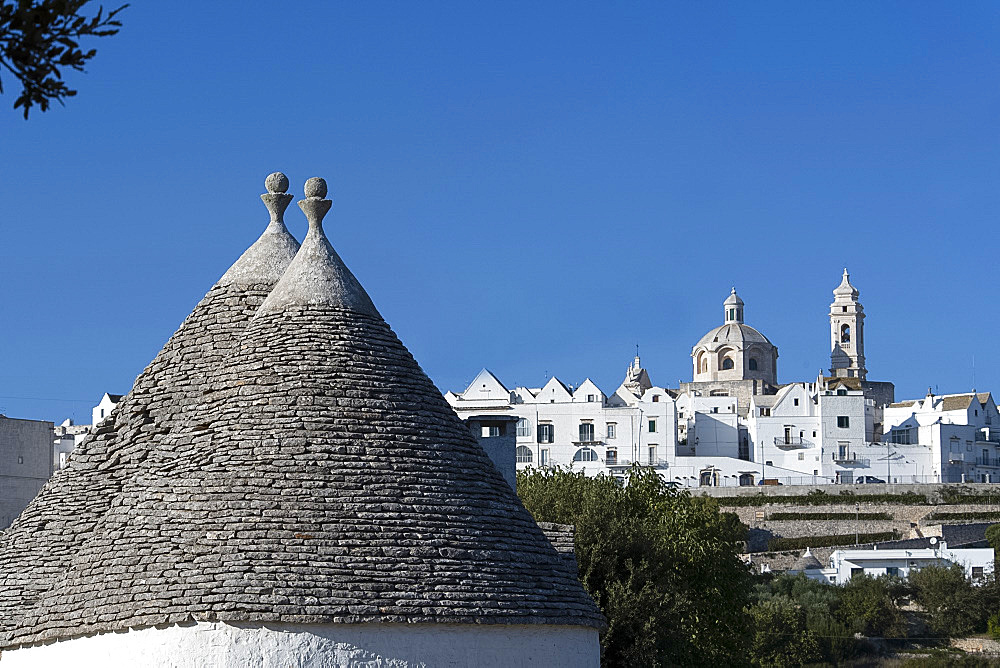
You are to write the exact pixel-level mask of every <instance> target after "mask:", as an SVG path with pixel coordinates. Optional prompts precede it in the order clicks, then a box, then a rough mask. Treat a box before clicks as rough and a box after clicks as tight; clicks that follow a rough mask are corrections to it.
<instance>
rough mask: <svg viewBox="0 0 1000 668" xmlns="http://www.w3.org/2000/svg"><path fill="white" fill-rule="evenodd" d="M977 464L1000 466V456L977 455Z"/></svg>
mask: <svg viewBox="0 0 1000 668" xmlns="http://www.w3.org/2000/svg"><path fill="white" fill-rule="evenodd" d="M976 466H1000V458H997V457H976Z"/></svg>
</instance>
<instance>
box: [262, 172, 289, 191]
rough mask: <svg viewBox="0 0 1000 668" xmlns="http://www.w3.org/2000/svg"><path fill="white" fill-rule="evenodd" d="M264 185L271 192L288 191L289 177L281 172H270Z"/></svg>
mask: <svg viewBox="0 0 1000 668" xmlns="http://www.w3.org/2000/svg"><path fill="white" fill-rule="evenodd" d="M264 187H265V188H267V192H269V193H286V192H288V177H287V176H285V175H284V174H282V173H281V172H274V173H273V174H268V176H267V178H266V179H264Z"/></svg>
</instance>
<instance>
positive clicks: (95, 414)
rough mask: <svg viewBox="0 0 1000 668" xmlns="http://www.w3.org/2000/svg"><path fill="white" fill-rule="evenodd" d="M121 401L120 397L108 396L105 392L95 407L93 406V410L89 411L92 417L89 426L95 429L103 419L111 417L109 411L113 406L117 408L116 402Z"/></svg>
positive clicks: (117, 395)
mask: <svg viewBox="0 0 1000 668" xmlns="http://www.w3.org/2000/svg"><path fill="white" fill-rule="evenodd" d="M121 400H122V395H120V394H108V393H107V392H105V393H104V396H103V397H101V400H100V401H99V402H98V403H97V405H96V406H94V409H93V410H92V411H91V415H92V418H91V419H92V422H91V424H92V425H94V426H95V427H96V426H97V425H99V424H101V421H102V420H104V418H106V417H108V416H109V415H111V411H113V410H114V409H115V406H117V405H118V402H119V401H121Z"/></svg>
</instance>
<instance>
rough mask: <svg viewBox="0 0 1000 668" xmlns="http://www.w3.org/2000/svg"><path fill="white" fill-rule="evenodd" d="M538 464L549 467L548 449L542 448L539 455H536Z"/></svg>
mask: <svg viewBox="0 0 1000 668" xmlns="http://www.w3.org/2000/svg"><path fill="white" fill-rule="evenodd" d="M538 464H539V465H540V466H548V465H549V449H548V448H542V449H541V450H540V451H539V453H538Z"/></svg>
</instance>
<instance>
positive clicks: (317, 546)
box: [13, 187, 604, 642]
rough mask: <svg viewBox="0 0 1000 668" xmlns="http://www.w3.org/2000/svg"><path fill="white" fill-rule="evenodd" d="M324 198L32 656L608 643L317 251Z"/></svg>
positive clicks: (488, 467) (478, 460) (50, 607)
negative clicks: (145, 631)
mask: <svg viewBox="0 0 1000 668" xmlns="http://www.w3.org/2000/svg"><path fill="white" fill-rule="evenodd" d="M313 192H318V189H316V188H314V189H313ZM322 192H323V194H325V187H324V188H323V189H322ZM308 193H309V190H307V194H308ZM320 198H321V195H314V196H312V197H307V199H306V200H305V201H304V202H303V203H300V206H302V207H303V209H304V210H306V213H307V215H308V217H309V219H310V229H309V233H308V235H307V237H306V239H305V240H304V242H303V250H302V251H300V252H299V253H298V254H297V255H296V257H295V259H294V260H293V261H292V264H291V265H290V266H289V269H288V270H287V271H286V272H285V275H284V276H283V277H282V279H281V280H280V281H279V283H278V284H277V285H276V286H275V288H274V290H273V291H272V296H276V297H275V299H274V300H272V299H270V298H269V299H268V300H267V301H266V302H265V304H264V305H263V306H262V307H261V309H260V311H259V312H258V313H257V315H256V316H255V317H254V318H253V320H252V322H251V323H250V324H249V326H248V327H247V329H246V330H245V332H244V334H243V336H242V337H241V340H240V342H239V345H238V346H237V347H235V348H234V349H233V350H232V351H231V354H230V355H229V356H228V357H227V358H226V360H225V362H224V364H223V365H222V366H221V367H220V372H219V373H218V374H216V375H215V377H214V379H213V381H212V384H211V387H210V388H208V393H207V394H205V395H204V397H203V399H202V401H201V402H200V403H199V404H198V405H197V406H196V407H194V408H192V409H191V410H190V412H189V414H188V415H187V416H186V419H185V420H184V422H183V423H182V424H180V425H176V426H175V427H174V428H172V429H171V430H170V433H169V434H167V435H166V442H165V444H164V447H161V448H158V449H157V450H156V451H155V452H153V453H151V455H150V456H149V457H148V458H147V460H146V461H145V462H144V463H143V466H142V470H141V472H140V473H139V474H138V475H134V476H132V477H131V478H130V479H129V480H128V481H127V484H126V485H125V486H124V487H123V490H122V492H121V494H120V495H119V497H118V498H117V499H116V500H115V503H114V504H112V507H111V508H110V510H109V511H108V512H107V513H105V515H104V516H103V517H102V518H101V520H100V525H99V527H98V530H96V531H94V532H92V534H91V535H90V536H89V538H88V540H87V541H86V542H85V543H84V544H83V545H81V546H80V548H79V551H78V554H77V555H76V557H75V558H74V559H73V560H72V563H71V564H69V567H68V568H67V569H66V570H65V573H64V576H63V577H61V578H58V579H57V582H56V584H55V585H54V586H53V587H52V588H51V589H50V590H49V591H47V592H46V595H45V596H44V598H43V599H42V600H41V601H39V603H38V604H37V605H35V606H31V612H30V615H26V616H25V617H24V619H23V622H22V623H20V624H18V625H17V626H16V627H15V628H14V629H13V642H33V641H38V640H42V639H47V638H55V637H66V636H71V635H77V634H81V633H88V632H95V631H108V630H115V629H124V628H126V627H136V626H151V625H156V624H162V623H172V622H177V621H183V620H187V619H190V618H191V617H192V616H194V617H196V618H199V619H210V620H220V621H229V622H248V621H253V622H257V623H260V622H293V623H384V622H390V623H403V622H406V623H430V622H436V623H468V624H477V623H500V624H558V625H574V626H587V627H600V626H602V625H603V623H604V622H603V618H602V616H601V614H600V612H599V610H598V609H597V607H596V606H595V605H594V603H593V601H591V600H590V598H589V597H588V596H587V594H586V593H585V592H584V591H583V588H582V586H581V585H580V583H579V580H578V579H577V575H576V573H575V572H572V571H571V570H570V569H569V568H568V567H567V564H566V561H565V560H564V559H563V558H562V557H561V556H560V555H559V553H558V552H556V550H555V549H554V548H553V547H552V545H551V544H550V542H549V541H548V540H547V539H546V537H545V534H544V533H543V532H542V531H541V529H539V527H538V526H537V525H536V524H535V522H534V521H533V519H532V518H531V516H530V515H529V514H528V512H527V511H526V510H525V509H524V507H523V506H522V505H521V503H520V501H519V500H518V499H517V496H516V495H515V494H514V492H513V490H512V489H511V488H510V487H509V486H508V485H507V483H506V482H505V481H504V479H503V478H502V476H501V475H500V474H499V473H498V472H497V470H496V468H495V467H494V465H493V464H492V462H491V461H490V459H489V458H488V457H487V455H486V454H485V452H484V451H483V450H482V448H481V447H479V445H478V443H477V442H476V439H475V438H474V437H473V436H472V435H471V434H470V432H469V430H468V429H467V427H466V426H465V425H464V424H463V423H462V422H461V421H460V420H459V419H458V418H457V417H456V416H455V414H454V412H453V411H452V410H451V408H450V407H449V406H448V404H447V403H446V402H445V400H444V399H443V397H442V396H441V394H440V392H439V391H438V390H437V388H435V387H434V385H433V384H432V383H431V381H430V380H429V379H428V378H427V376H426V375H425V374H424V373H423V371H422V370H421V369H420V367H419V366H418V365H417V363H416V361H415V360H414V359H413V357H412V356H411V355H410V353H409V351H407V350H406V348H405V347H404V346H403V344H402V343H401V342H400V341H399V339H398V338H396V335H395V334H394V333H393V332H392V330H391V329H390V328H389V326H388V325H387V324H386V323H385V322H384V320H382V318H381V316H379V314H378V312H377V311H376V310H375V309H374V307H373V306H369V305H370V303H371V302H370V300H369V299H367V295H366V294H365V295H364V297H365V298H364V299H362V298H361V297H360V295H361V294H362V293H360V292H359V291H358V290H356V289H354V287H352V286H354V285H355V284H356V285H357V287H358V288H360V284H359V283H357V282H356V279H354V277H353V275H352V274H351V273H350V272H349V271H348V270H347V268H346V266H345V265H344V264H343V262H342V261H341V260H340V258H339V257H338V256H336V254H335V253H329V252H314V248H315V247H316V246H322V245H323V244H327V245H328V242H327V241H326V238H325V235H324V234H323V231H322V227H321V220H322V215H323V213H325V211H324V210H323V208H324V207H322V206H318V205H317V202H315V201H314V200H316V199H320ZM316 276H325V277H335V278H336V280H332V279H331V280H327V278H324V279H323V280H322V281H319V283H321V285H317V283H313V282H312V277H316ZM303 283H305V284H303ZM342 286H346V287H347V289H346V290H343V291H341V287H342ZM326 291H331V292H326ZM122 564H127V565H128V567H127V568H122V567H121V565H122Z"/></svg>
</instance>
